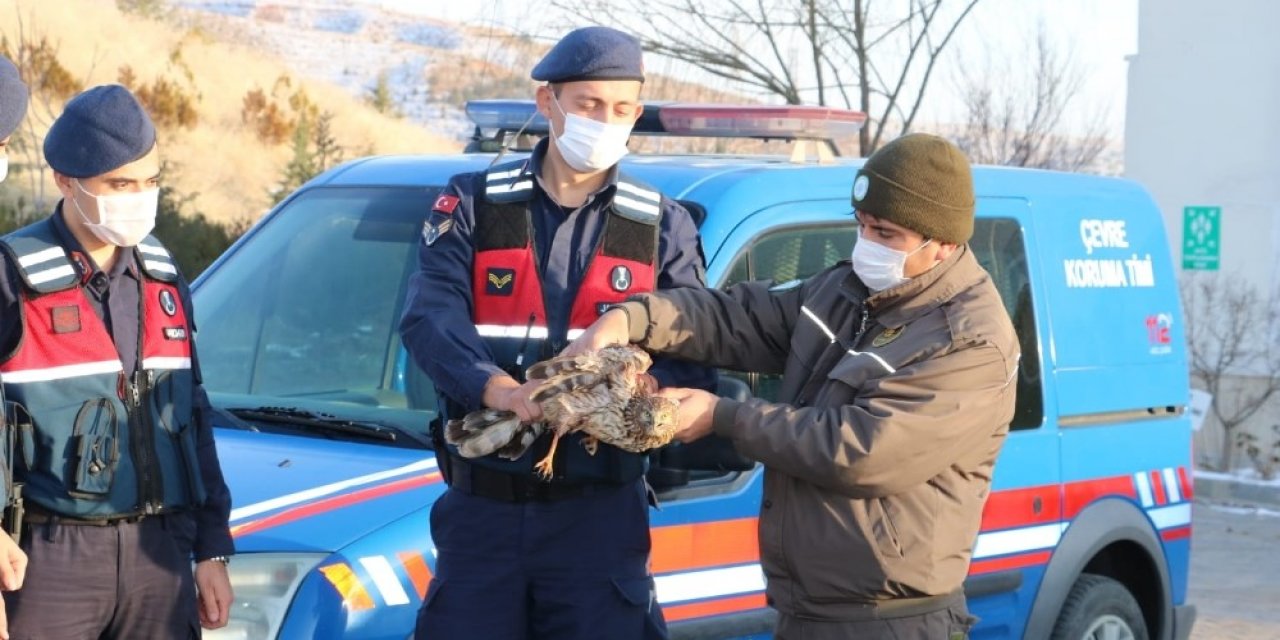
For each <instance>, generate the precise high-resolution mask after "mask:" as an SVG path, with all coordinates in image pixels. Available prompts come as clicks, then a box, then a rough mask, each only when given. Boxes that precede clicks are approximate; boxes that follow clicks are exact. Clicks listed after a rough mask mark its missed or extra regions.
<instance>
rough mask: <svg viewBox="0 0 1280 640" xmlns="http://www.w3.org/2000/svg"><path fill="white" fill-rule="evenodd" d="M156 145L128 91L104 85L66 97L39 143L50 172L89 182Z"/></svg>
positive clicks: (153, 132) (148, 124) (151, 127)
mask: <svg viewBox="0 0 1280 640" xmlns="http://www.w3.org/2000/svg"><path fill="white" fill-rule="evenodd" d="M154 146H156V127H155V125H154V124H152V123H151V116H148V115H147V112H146V110H145V109H143V108H142V105H141V104H140V103H139V102H138V99H137V98H135V97H133V94H132V93H129V90H128V89H126V88H124V87H122V86H120V85H118V84H104V85H99V86H97V87H94V88H92V89H88V90H86V91H85V92H84V93H81V94H80V95H78V96H76V97H74V98H72V99H71V100H70V101H69V102H67V106H66V108H65V109H63V111H62V115H60V116H58V119H57V120H54V121H53V126H52V127H49V135H47V136H45V139H44V159H45V161H46V162H48V163H49V166H50V167H53V170H54V171H57V172H58V173H61V174H62V175H64V176H71V177H72V178H91V177H93V176H100V175H102V174H104V173H107V172H108V171H112V170H115V169H119V168H120V167H123V166H124V165H126V164H129V163H130V162H133V161H134V160H137V159H138V158H141V157H142V156H145V155H147V153H148V152H150V151H151V148H152V147H154Z"/></svg>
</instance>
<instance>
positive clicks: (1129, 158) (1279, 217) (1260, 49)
mask: <svg viewBox="0 0 1280 640" xmlns="http://www.w3.org/2000/svg"><path fill="white" fill-rule="evenodd" d="M1277 34H1280V2H1276V1H1275V0H1224V1H1221V2H1204V1H1203V0H1199V1H1192V0H1140V3H1139V10H1138V53H1137V54H1136V55H1134V56H1132V57H1131V59H1130V64H1129V90H1128V96H1127V104H1126V113H1125V175H1126V176H1127V177H1130V178H1133V179H1135V180H1137V181H1139V182H1140V183H1142V184H1143V185H1145V186H1146V187H1147V189H1149V190H1150V191H1151V193H1152V195H1153V196H1154V198H1155V200H1156V202H1157V204H1159V206H1160V208H1161V210H1162V211H1163V213H1164V216H1165V224H1166V226H1167V227H1168V230H1169V236H1170V242H1171V244H1172V250H1173V257H1174V262H1175V264H1177V265H1178V266H1181V264H1182V231H1183V207H1186V206H1197V205H1202V206H1219V207H1221V208H1222V231H1221V242H1222V246H1221V249H1220V255H1221V261H1220V267H1219V273H1220V274H1222V276H1223V277H1238V278H1243V279H1244V281H1246V282H1248V283H1250V284H1252V285H1254V286H1256V287H1258V288H1259V289H1260V291H1261V292H1264V295H1265V292H1270V293H1271V294H1272V295H1275V294H1276V292H1277V287H1278V286H1280V35H1277ZM1275 330H1276V329H1275V328H1272V330H1271V331H1268V330H1267V328H1266V327H1260V328H1259V332H1258V333H1257V334H1256V335H1254V336H1241V339H1243V340H1252V341H1255V342H1256V343H1257V344H1258V346H1259V348H1262V347H1263V346H1264V345H1265V344H1266V343H1267V342H1268V341H1270V342H1272V343H1274V341H1275V340H1276V339H1277V333H1275ZM1277 405H1280V399H1277V400H1275V401H1273V402H1272V403H1271V405H1270V406H1269V407H1268V408H1267V410H1266V411H1264V412H1263V413H1262V414H1260V415H1258V416H1256V417H1255V419H1254V420H1252V421H1251V422H1249V423H1248V424H1247V425H1246V428H1248V429H1249V430H1250V431H1253V432H1255V433H1257V434H1258V435H1260V436H1261V435H1263V434H1268V435H1269V434H1270V425H1272V424H1275V423H1276V422H1280V410H1278V408H1277ZM1215 427H1216V425H1212V424H1211V425H1208V428H1209V429H1210V433H1209V434H1205V435H1202V437H1201V438H1200V439H1198V441H1197V452H1203V453H1210V452H1211V451H1216V450H1217V449H1218V442H1216V441H1215V439H1217V440H1220V437H1219V438H1215V435H1216V434H1215V433H1214V429H1215ZM1241 462H1243V461H1241Z"/></svg>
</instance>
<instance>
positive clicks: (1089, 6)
mask: <svg viewBox="0 0 1280 640" xmlns="http://www.w3.org/2000/svg"><path fill="white" fill-rule="evenodd" d="M369 1H370V2H371V3H374V4H381V5H382V6H385V7H387V8H389V9H395V10H398V11H401V12H404V13H413V14H419V15H424V16H428V17H432V18H437V19H441V20H449V21H456V22H466V23H469V24H473V25H494V26H497V27H505V28H509V29H517V30H522V31H526V32H530V31H532V32H538V33H545V32H551V30H552V29H553V28H554V26H553V25H557V24H563V23H564V22H563V18H562V17H560V16H557V15H555V13H554V11H553V10H548V8H547V7H546V3H545V2H540V3H528V2H526V1H524V0H514V1H513V0H476V1H473V2H458V1H457V0H369ZM531 4H536V5H538V7H537V13H531V11H530V7H531ZM952 4H958V0H952ZM532 20H540V21H542V22H543V24H530V21H532ZM557 20H559V22H558V23H557V22H556V21H557ZM1041 24H1042V25H1044V29H1045V33H1046V35H1047V37H1048V38H1049V41H1050V42H1051V43H1052V44H1053V46H1054V49H1055V50H1056V51H1057V52H1059V53H1060V54H1062V55H1069V56H1070V57H1071V59H1072V60H1073V64H1074V65H1075V66H1076V68H1077V69H1078V71H1079V73H1080V74H1081V77H1082V82H1083V84H1082V89H1081V94H1080V96H1079V98H1078V99H1077V100H1076V102H1075V104H1073V111H1075V112H1076V114H1077V115H1076V119H1075V120H1074V121H1073V122H1070V123H1068V127H1070V128H1072V129H1084V128H1087V127H1086V126H1085V125H1086V122H1087V121H1089V120H1092V119H1098V118H1102V119H1105V121H1106V123H1107V126H1106V129H1107V130H1108V131H1109V132H1110V133H1111V135H1112V137H1114V138H1115V139H1117V140H1119V139H1122V138H1123V128H1124V107H1125V105H1124V96H1125V90H1126V85H1127V73H1128V63H1127V62H1126V56H1128V55H1131V54H1134V53H1136V52H1137V48H1138V0H981V1H980V2H979V3H978V5H977V7H976V8H975V9H974V11H973V13H972V14H971V15H970V16H969V18H968V20H967V22H966V24H965V27H964V28H963V29H962V31H960V32H958V33H957V35H956V38H955V39H954V40H953V41H952V44H951V46H952V47H953V49H952V51H951V55H949V56H948V57H947V58H946V59H945V60H944V61H943V62H942V63H941V64H940V65H939V68H938V69H937V70H936V71H935V73H934V78H935V80H934V83H933V84H932V85H931V88H930V89H929V91H930V93H929V94H928V97H929V99H928V101H927V102H926V108H925V110H924V112H923V113H922V117H924V118H929V119H932V120H935V121H946V120H948V119H950V118H954V117H955V115H954V114H956V113H958V111H959V102H958V100H957V98H956V95H957V93H958V90H957V85H958V83H959V80H958V78H959V77H960V75H959V74H960V73H961V71H962V69H961V67H963V71H967V72H969V73H970V74H973V73H978V74H982V73H984V71H983V70H984V69H986V68H990V67H993V66H999V65H1000V64H1003V62H1004V61H1018V60H1022V59H1028V58H1027V55H1028V52H1029V47H1031V46H1032V44H1033V43H1034V39H1035V36H1036V32H1037V29H1038V25H1041ZM987 60H992V61H993V62H990V63H988V62H986V61H987ZM1012 71H1013V73H1017V72H1019V71H1024V70H1023V69H1019V68H1016V67H1015V68H1014V69H1013V70H1012Z"/></svg>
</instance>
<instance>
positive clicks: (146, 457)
mask: <svg viewBox="0 0 1280 640" xmlns="http://www.w3.org/2000/svg"><path fill="white" fill-rule="evenodd" d="M140 266H141V265H139V267H140ZM139 271H141V268H139ZM146 317H147V287H146V281H145V276H143V275H142V274H141V273H139V277H138V358H137V360H136V361H135V362H134V365H133V380H132V384H131V385H130V388H131V396H132V397H131V400H132V402H131V404H132V406H131V407H130V410H129V413H130V416H129V424H130V425H134V431H133V433H134V436H135V437H134V438H132V440H133V441H134V443H135V446H134V447H133V452H134V464H135V465H137V467H138V499H139V502H141V508H142V512H143V513H144V514H146V515H152V514H156V513H159V512H160V510H161V509H162V508H163V505H162V504H161V503H162V500H163V497H164V496H163V492H162V490H161V489H160V469H159V465H158V464H157V462H156V459H157V455H156V443H155V430H154V428H153V426H152V424H151V419H150V418H151V416H150V412H148V411H147V409H146V405H145V403H146V401H147V400H149V399H150V398H151V392H152V390H151V387H152V385H153V384H154V382H155V379H154V376H155V374H154V373H153V372H151V371H146V370H145V367H144V365H143V358H144V353H143V344H145V343H146V336H147V334H146V330H147V327H146Z"/></svg>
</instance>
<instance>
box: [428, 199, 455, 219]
mask: <svg viewBox="0 0 1280 640" xmlns="http://www.w3.org/2000/svg"><path fill="white" fill-rule="evenodd" d="M458 202H459V198H458V196H454V195H449V194H447V193H442V194H440V195H439V196H438V197H437V198H436V203H435V204H434V205H431V210H432V211H439V212H440V213H443V214H445V215H446V216H451V215H453V210H454V209H457V208H458Z"/></svg>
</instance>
